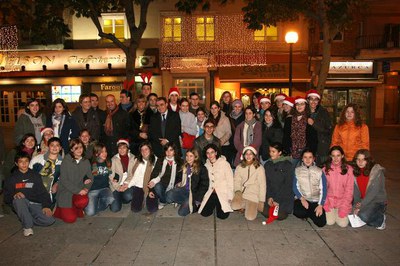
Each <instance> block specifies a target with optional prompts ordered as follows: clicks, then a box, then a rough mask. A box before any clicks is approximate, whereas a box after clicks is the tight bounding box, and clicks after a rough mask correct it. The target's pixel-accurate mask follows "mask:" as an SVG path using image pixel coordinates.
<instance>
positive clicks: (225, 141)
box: [210, 101, 235, 163]
mask: <svg viewBox="0 0 400 266" xmlns="http://www.w3.org/2000/svg"><path fill="white" fill-rule="evenodd" d="M210 118H211V119H213V120H214V123H215V129H214V135H215V136H216V137H217V138H219V140H220V142H221V143H220V145H221V152H222V155H224V156H225V157H226V160H227V161H228V162H229V163H230V162H231V161H233V158H234V157H235V154H234V153H233V151H232V150H231V148H230V142H229V139H230V137H231V135H232V128H231V122H230V121H229V118H228V117H227V116H226V115H225V112H223V111H222V110H221V107H220V105H219V103H218V102H217V101H214V102H212V103H211V105H210Z"/></svg>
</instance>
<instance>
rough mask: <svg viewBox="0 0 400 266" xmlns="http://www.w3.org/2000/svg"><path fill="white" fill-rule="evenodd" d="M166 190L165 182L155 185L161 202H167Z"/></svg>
mask: <svg viewBox="0 0 400 266" xmlns="http://www.w3.org/2000/svg"><path fill="white" fill-rule="evenodd" d="M165 190H167V187H165V186H164V185H163V184H161V182H158V183H157V184H156V185H155V186H154V191H155V192H156V194H157V197H158V200H159V201H160V202H161V203H167V200H166V195H165Z"/></svg>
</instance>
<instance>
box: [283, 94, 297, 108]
mask: <svg viewBox="0 0 400 266" xmlns="http://www.w3.org/2000/svg"><path fill="white" fill-rule="evenodd" d="M283 103H284V104H287V105H289V106H291V107H293V106H294V98H293V97H290V96H287V97H286V98H285V99H284V100H283Z"/></svg>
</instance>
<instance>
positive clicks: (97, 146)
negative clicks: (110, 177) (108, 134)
mask: <svg viewBox="0 0 400 266" xmlns="http://www.w3.org/2000/svg"><path fill="white" fill-rule="evenodd" d="M104 148H106V150H107V146H106V145H105V144H104V143H101V142H97V143H96V144H95V145H94V147H93V157H92V164H94V163H97V158H98V157H99V155H100V153H101V151H102V150H103V149H104ZM105 163H106V165H107V167H108V168H110V167H111V161H110V160H109V159H108V156H107V158H106V161H105Z"/></svg>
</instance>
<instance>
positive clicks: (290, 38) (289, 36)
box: [285, 31, 299, 93]
mask: <svg viewBox="0 0 400 266" xmlns="http://www.w3.org/2000/svg"><path fill="white" fill-rule="evenodd" d="M298 40H299V35H298V34H297V32H295V31H289V32H287V33H286V35H285V41H286V43H288V44H289V45H290V50H289V93H291V92H292V86H293V85H292V68H293V66H292V65H293V62H292V61H293V59H292V57H293V44H294V43H296V42H297V41H298Z"/></svg>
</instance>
